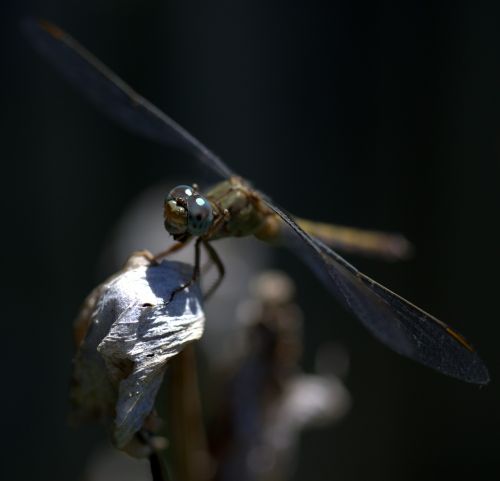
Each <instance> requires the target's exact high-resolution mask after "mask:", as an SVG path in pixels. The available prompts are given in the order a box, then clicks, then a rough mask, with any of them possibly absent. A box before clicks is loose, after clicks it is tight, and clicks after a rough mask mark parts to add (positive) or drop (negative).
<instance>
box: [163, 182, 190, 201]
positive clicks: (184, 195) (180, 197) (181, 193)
mask: <svg viewBox="0 0 500 481" xmlns="http://www.w3.org/2000/svg"><path fill="white" fill-rule="evenodd" d="M193 195H194V190H193V188H192V187H191V186H189V185H178V186H177V187H174V188H173V189H172V190H171V191H170V192H169V193H168V194H167V196H166V197H165V202H168V201H170V200H174V201H175V202H178V203H179V205H186V204H187V201H188V199H189V198H190V197H192V196H193Z"/></svg>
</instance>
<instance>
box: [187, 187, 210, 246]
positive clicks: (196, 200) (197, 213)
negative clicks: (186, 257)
mask: <svg viewBox="0 0 500 481" xmlns="http://www.w3.org/2000/svg"><path fill="white" fill-rule="evenodd" d="M187 211H188V231H189V233H190V234H191V235H194V236H200V235H203V234H205V233H206V232H207V231H208V229H210V226H211V225H212V222H213V220H214V216H213V212H212V206H211V205H210V202H208V201H207V200H206V199H205V198H203V197H202V196H200V195H195V196H193V197H190V198H189V199H188V201H187Z"/></svg>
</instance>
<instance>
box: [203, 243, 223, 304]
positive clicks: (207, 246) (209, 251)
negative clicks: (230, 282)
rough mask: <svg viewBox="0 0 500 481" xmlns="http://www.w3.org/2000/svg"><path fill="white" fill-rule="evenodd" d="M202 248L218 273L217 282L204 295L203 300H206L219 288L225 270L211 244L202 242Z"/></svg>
mask: <svg viewBox="0 0 500 481" xmlns="http://www.w3.org/2000/svg"><path fill="white" fill-rule="evenodd" d="M202 242H203V246H204V247H205V249H206V251H207V254H208V256H209V257H210V259H211V260H212V262H213V263H214V264H215V266H216V267H217V271H218V274H219V275H218V277H217V280H216V281H215V282H214V283H213V284H212V285H211V286H210V288H209V289H208V291H207V292H206V293H205V294H204V296H203V298H204V299H205V300H207V299H208V298H209V297H210V296H211V295H212V294H213V293H214V292H215V291H216V290H217V288H218V287H219V285H220V283H221V282H222V279H223V278H224V274H225V273H226V270H225V268H224V264H223V263H222V261H221V259H220V257H219V254H217V251H216V250H215V249H214V248H213V247H212V244H210V243H209V242H208V241H206V240H203V241H202Z"/></svg>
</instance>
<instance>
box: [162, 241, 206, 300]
mask: <svg viewBox="0 0 500 481" xmlns="http://www.w3.org/2000/svg"><path fill="white" fill-rule="evenodd" d="M200 243H201V237H198V238H197V239H196V242H195V244H194V268H193V275H192V276H191V279H189V281H188V282H186V283H184V284H181V285H180V286H179V287H177V288H176V289H174V291H172V294H171V295H170V300H169V301H168V302H171V301H172V299H173V298H174V296H175V295H176V294H177V293H178V292H180V291H182V290H184V289H187V288H188V287H190V286H192V285H193V284H194V283H195V282H196V281H197V280H198V279H199V277H200V257H201V256H200V254H201V252H200V251H201V249H200ZM186 244H187V242H182V243H180V245H181V247H184V246H185V245H186ZM177 245H179V244H175V245H174V246H173V247H175V246H177ZM181 247H178V249H180V248H181Z"/></svg>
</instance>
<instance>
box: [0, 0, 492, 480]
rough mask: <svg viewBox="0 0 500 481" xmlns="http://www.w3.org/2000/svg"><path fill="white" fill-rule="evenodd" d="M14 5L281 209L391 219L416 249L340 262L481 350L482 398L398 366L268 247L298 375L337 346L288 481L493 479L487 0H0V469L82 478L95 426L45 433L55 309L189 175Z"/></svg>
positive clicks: (61, 408)
mask: <svg viewBox="0 0 500 481" xmlns="http://www.w3.org/2000/svg"><path fill="white" fill-rule="evenodd" d="M450 5H452V6H450ZM26 15H36V16H42V17H46V18H48V19H50V20H52V21H54V22H55V23H58V24H59V25H61V26H62V27H63V28H65V29H66V30H68V31H69V32H71V33H72V34H73V35H74V36H75V37H76V38H78V39H79V40H80V41H81V42H82V43H83V44H84V45H86V46H87V47H88V48H89V49H90V50H91V51H93V52H94V53H96V54H97V55H98V56H99V57H100V58H101V59H102V60H103V61H104V62H105V63H107V64H108V65H110V66H111V67H112V68H113V69H114V70H116V71H117V72H118V73H119V74H120V75H121V76H122V77H123V78H125V79H127V81H129V82H130V83H131V84H132V85H133V86H134V87H135V88H137V90H139V91H140V92H141V93H143V94H144V95H145V96H146V97H147V98H150V99H151V100H153V101H154V103H156V104H157V105H158V106H160V107H161V108H162V109H164V110H165V111H166V112H168V113H169V114H170V115H171V116H172V117H173V118H174V119H176V120H177V121H179V122H180V123H181V125H184V126H185V127H187V128H188V129H189V130H190V131H192V132H193V133H194V134H195V135H196V136H198V137H199V138H200V139H201V140H202V141H203V142H205V143H206V144H207V145H208V146H209V147H211V148H212V149H213V150H214V151H215V152H217V153H218V154H220V155H221V156H222V157H223V158H224V159H226V160H227V162H228V163H229V165H230V166H231V167H232V168H233V169H235V170H236V171H237V172H240V173H241V174H242V175H244V176H247V177H248V178H250V179H252V180H253V181H254V182H255V184H257V185H258V186H259V187H260V188H262V189H263V190H264V191H266V192H268V193H270V194H271V195H272V196H273V197H274V198H275V199H276V200H278V201H279V202H280V203H281V204H282V205H285V206H286V207H287V208H288V209H289V210H290V211H292V212H295V213H297V214H298V215H302V216H307V217H311V218H316V219H322V220H330V221H334V222H338V223H346V224H351V225H357V226H362V227H371V228H379V229H387V230H394V231H400V232H403V233H405V234H406V235H407V236H408V237H409V238H410V239H411V240H412V241H413V242H414V244H415V245H416V247H417V255H416V256H415V258H414V259H413V260H411V261H409V262H405V263H399V264H385V263H382V262H375V261H367V260H356V265H358V266H359V267H360V268H362V270H364V271H366V272H367V273H368V274H370V275H372V276H373V277H375V278H376V279H378V280H380V281H381V282H383V283H385V284H386V285H388V286H389V287H391V288H394V289H396V290H397V291H398V292H399V293H401V294H402V295H404V296H405V297H408V298H410V299H412V300H414V301H415V302H417V303H418V304H419V305H421V306H422V307H424V308H426V309H428V310H430V311H431V312H433V313H435V314H436V315H437V316H438V317H440V318H443V319H445V320H447V321H449V322H451V323H452V325H454V326H455V327H457V328H458V329H459V330H460V331H462V332H464V333H465V334H466V335H467V337H468V338H469V339H470V340H471V341H472V342H473V343H474V344H475V345H476V346H477V347H478V349H479V351H480V353H481V355H482V357H483V359H484V360H485V362H486V363H487V364H488V366H489V368H490V372H491V377H492V382H491V384H490V385H489V386H487V387H485V388H482V389H480V388H478V387H476V386H472V385H467V384H464V383H460V382H458V381H455V380H453V379H449V378H446V377H444V376H441V375H439V374H437V373H434V372H433V371H431V370H428V369H425V368H423V367H420V366H419V365H416V364H414V363H412V362H410V361H407V360H406V359H403V358H401V357H398V356H397V355H395V354H393V353H392V352H390V351H388V350H387V349H386V348H384V347H383V346H382V345H380V344H379V343H378V342H376V341H375V340H373V339H372V338H371V337H370V336H369V335H368V334H367V333H366V332H365V331H364V330H363V328H362V327H360V325H359V324H358V323H357V322H355V321H354V320H353V319H352V318H351V317H350V316H349V315H348V314H346V313H344V312H343V311H342V310H341V309H340V308H339V307H338V306H337V305H336V303H335V302H334V301H333V300H332V299H331V298H330V297H329V296H328V295H327V294H326V292H325V291H323V289H321V288H319V284H318V282H317V281H316V280H315V279H314V278H313V277H312V275H310V274H309V273H308V271H307V270H306V269H305V268H304V267H303V266H301V265H300V264H299V263H298V262H297V261H295V260H293V258H292V257H291V256H289V255H288V254H286V253H284V252H281V251H279V252H277V256H276V265H277V266H281V267H285V266H286V267H287V268H288V269H289V271H290V272H291V273H292V274H293V275H294V276H295V278H296V279H297V280H299V279H300V283H299V300H300V302H301V304H302V306H303V308H304V310H305V312H306V316H307V322H306V331H305V341H306V353H305V358H304V365H305V367H306V369H312V363H313V357H312V353H313V352H314V350H315V349H316V348H317V347H318V345H319V344H320V343H321V342H322V341H323V340H324V339H328V338H331V339H335V340H338V341H339V342H341V343H342V344H343V345H345V346H346V347H347V348H348V350H349V352H350V356H351V370H350V374H349V377H348V379H347V386H348V388H349V390H350V392H351V394H352V397H353V407H352V411H351V412H350V414H349V415H348V417H347V418H346V419H345V420H344V421H343V422H342V423H341V424H340V425H338V426H336V427H334V428H331V429H325V430H317V431H311V432H308V433H307V434H306V435H305V436H304V437H303V444H302V450H301V456H300V459H299V461H298V472H297V475H296V479H303V480H305V479H307V480H310V481H312V480H331V479H337V480H342V481H344V480H345V481H350V480H360V479H370V480H372V481H375V480H384V481H388V480H421V479H426V480H437V479H440V480H442V479H466V478H469V479H475V480H483V479H495V478H496V477H498V476H500V470H499V453H498V449H499V436H500V414H499V402H500V396H499V393H500V390H499V387H498V385H499V384H498V383H499V379H500V373H499V370H498V366H499V359H500V356H499V353H498V344H499V341H498V338H499V336H500V319H499V315H498V308H497V306H498V298H499V289H498V281H497V279H498V275H497V272H498V270H499V267H500V265H499V264H500V254H499V246H500V229H499V213H498V210H499V209H498V207H499V205H500V203H499V201H500V190H499V187H498V182H499V178H500V177H499V168H498V165H499V161H500V152H499V146H500V142H499V140H500V28H499V27H498V26H499V25H500V6H499V5H498V4H495V3H494V2H480V1H478V2H453V4H451V3H450V4H447V3H446V2H417V1H408V2H381V1H373V2H370V3H369V4H368V5H365V4H363V3H358V2H346V1H345V2H338V1H329V2H326V1H325V2H319V1H311V0H309V1H307V2H305V1H304V2H269V1H258V0H252V1H243V2H235V1H230V0H227V1H222V2H195V1H190V0H182V1H178V2H174V1H169V2H166V1H159V0H156V1H153V0H141V1H139V0H108V1H97V0H87V1H85V2H84V1H78V0H65V1H59V2H58V1H39V2H22V1H17V2H14V1H11V2H9V1H6V0H4V1H3V2H1V4H0V27H1V28H0V36H1V41H0V53H1V58H0V69H1V73H2V74H1V76H0V102H1V103H0V122H1V130H0V132H1V134H0V139H1V159H2V176H1V178H2V184H3V188H2V195H3V209H2V224H3V233H2V241H3V246H2V253H3V260H2V264H3V269H2V274H3V275H2V284H3V285H2V293H3V297H4V299H3V301H2V310H3V315H2V326H3V329H2V338H1V339H2V347H1V349H0V353H1V360H2V364H1V366H2V369H1V376H2V380H1V385H2V396H1V410H0V416H1V419H2V434H3V435H2V446H1V451H0V452H1V453H2V457H1V459H2V462H1V468H0V470H1V473H0V478H1V479H9V480H28V479H29V480H37V481H42V480H49V479H50V480H66V479H67V480H77V479H79V473H80V472H81V468H82V466H83V465H84V464H85V459H86V456H87V454H88V453H89V452H90V450H91V448H92V445H93V443H94V441H95V439H96V438H98V437H99V436H101V435H102V433H101V431H99V430H97V429H92V428H89V429H86V428H84V429H82V430H78V431H75V430H71V429H70V428H68V427H66V422H65V416H66V412H67V394H66V393H67V385H68V378H69V373H70V358H71V355H72V345H71V342H70V336H71V321H72V319H73V317H74V314H75V312H76V310H77V308H78V306H79V304H80V302H81V300H82V299H83V297H84V295H85V294H86V293H87V292H88V291H89V289H90V288H91V287H92V286H93V285H94V284H95V283H96V282H97V281H98V280H99V279H100V277H101V276H102V275H103V273H98V270H97V267H96V266H97V260H98V258H99V255H100V253H101V252H102V246H103V243H104V241H105V239H106V238H107V236H108V235H109V232H110V229H111V228H112V226H113V223H114V221H115V219H116V218H117V217H118V216H119V215H120V214H121V212H122V209H123V206H124V205H126V204H127V202H128V201H129V199H130V198H131V197H132V196H134V195H136V194H137V193H138V192H140V191H141V190H142V189H144V188H146V187H147V186H148V185H150V184H152V183H154V182H156V181H158V180H159V179H161V178H163V177H166V176H170V175H174V174H175V175H176V176H180V175H182V176H185V181H186V182H191V181H193V173H195V174H196V175H197V176H199V172H200V170H199V169H197V168H196V167H197V166H196V165H193V164H192V163H190V162H189V159H188V158H187V157H186V156H184V155H181V154H179V153H178V152H177V151H174V150H168V149H163V148H161V147H159V146H157V145H154V144H151V143H148V142H146V141H143V140H141V139H138V138H136V137H133V136H131V135H128V134H127V133H126V132H124V131H122V130H120V128H118V127H116V126H115V125H114V124H112V123H111V122H110V121H108V120H107V119H106V118H104V117H103V116H101V115H100V114H99V113H98V112H96V111H95V110H94V109H93V107H92V106H90V105H89V104H87V102H86V101H85V100H84V99H82V98H81V97H80V96H79V95H77V94H76V93H75V92H74V91H73V90H72V89H71V88H70V87H69V86H68V85H67V84H66V83H65V82H63V81H62V80H61V78H60V77H59V75H57V74H56V73H55V72H54V70H53V69H52V68H51V67H50V66H49V65H48V64H46V63H45V62H44V61H43V60H41V59H40V58H39V57H38V56H37V55H36V54H35V53H34V51H33V50H32V49H31V48H30V47H29V46H28V45H27V43H26V41H25V39H24V38H23V37H22V35H21V34H20V32H19V28H18V24H19V20H20V19H21V18H22V17H24V16H26ZM194 180H198V178H196V179H194ZM138 247H141V246H138ZM228 268H229V269H230V266H228ZM327 312H329V313H330V314H328V315H327V314H325V313H327ZM495 473H496V474H495Z"/></svg>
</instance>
